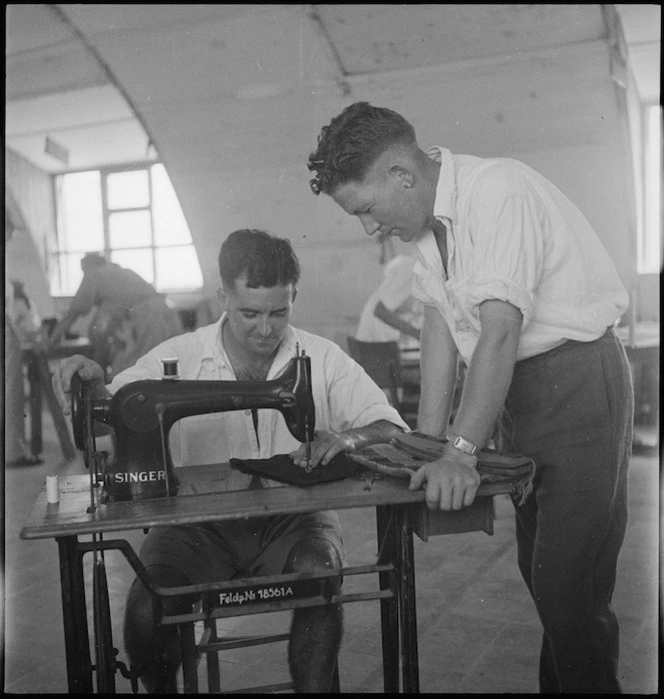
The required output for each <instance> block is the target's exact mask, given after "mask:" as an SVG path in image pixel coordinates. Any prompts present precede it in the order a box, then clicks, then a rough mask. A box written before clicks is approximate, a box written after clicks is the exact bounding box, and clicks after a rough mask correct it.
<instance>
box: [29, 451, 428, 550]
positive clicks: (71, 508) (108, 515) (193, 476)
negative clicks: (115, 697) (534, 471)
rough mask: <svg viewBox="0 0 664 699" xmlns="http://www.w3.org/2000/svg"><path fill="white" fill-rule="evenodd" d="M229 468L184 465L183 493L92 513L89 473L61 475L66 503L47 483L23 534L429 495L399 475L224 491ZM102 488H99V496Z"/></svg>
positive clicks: (115, 527) (57, 533) (47, 535)
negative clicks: (51, 497) (54, 499)
mask: <svg viewBox="0 0 664 699" xmlns="http://www.w3.org/2000/svg"><path fill="white" fill-rule="evenodd" d="M228 468H230V466H229V465H228V464H213V465H207V466H185V467H180V468H178V469H177V475H178V478H179V479H180V482H181V487H180V491H179V493H178V495H177V496H175V497H170V498H154V499H150V500H140V501H128V502H115V503H107V504H98V503H97V507H96V511H95V512H93V513H89V512H87V509H88V508H89V506H90V504H91V499H90V479H89V476H88V475H87V474H82V475H75V476H64V477H61V478H60V502H59V503H56V504H52V503H48V502H47V500H46V486H45V485H44V487H43V488H42V490H41V492H40V493H39V496H38V497H37V500H36V502H35V504H34V506H33V507H32V510H31V511H30V513H29V514H28V517H27V519H26V522H25V525H24V527H23V529H22V530H21V538H22V539H46V538H54V537H62V536H77V535H79V534H91V533H100V532H110V531H127V530H132V529H144V528H147V527H153V526H160V525H161V526H163V525H171V524H194V523H200V522H209V521H220V520H231V519H242V518H245V517H259V516H265V515H277V514H292V513H296V512H313V511H317V510H328V509H330V510H340V509H349V508H354V507H367V506H377V505H387V504H405V503H413V502H423V501H424V499H425V492H424V490H409V489H408V481H407V480H401V479H396V478H382V479H380V480H375V481H373V483H372V484H371V488H370V489H366V487H367V481H366V480H364V479H361V478H348V479H345V480H343V481H336V482H333V483H321V484H317V485H312V486H307V487H295V486H283V487H277V488H262V489H255V490H234V491H222V490H221V486H220V484H221V483H222V482H223V480H224V479H223V478H221V476H222V475H223V474H222V469H228ZM99 490H100V489H99V488H97V489H95V492H96V500H97V501H98V499H99Z"/></svg>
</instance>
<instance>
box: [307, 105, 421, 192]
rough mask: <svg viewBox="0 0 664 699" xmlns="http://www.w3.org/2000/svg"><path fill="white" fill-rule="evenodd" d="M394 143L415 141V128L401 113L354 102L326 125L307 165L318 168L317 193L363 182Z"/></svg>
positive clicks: (313, 187)
mask: <svg viewBox="0 0 664 699" xmlns="http://www.w3.org/2000/svg"><path fill="white" fill-rule="evenodd" d="M395 143H407V144H409V145H410V144H414V143H415V129H414V128H413V127H412V125H411V124H410V123H409V122H408V121H406V119H404V118H403V117H402V116H401V115H400V114H397V113H396V112H393V111H392V110H391V109H385V108H384V107H372V106H371V105H370V104H369V103H368V102H355V103H354V104H351V105H350V106H349V107H346V109H344V110H343V111H342V112H341V114H339V115H338V116H336V117H334V119H332V121H331V122H330V123H329V125H328V126H323V128H322V129H321V131H320V134H319V135H318V147H317V148H316V151H315V152H314V153H312V154H311V155H310V156H309V162H308V163H307V167H308V168H309V170H311V171H312V172H314V171H316V176H315V177H314V179H312V180H310V182H309V185H310V187H311V191H312V192H313V193H314V194H320V192H323V193H324V194H331V193H332V192H333V191H334V190H335V189H336V188H337V187H338V186H339V185H341V184H346V183H347V182H361V181H362V180H363V179H364V176H365V175H366V174H367V171H368V170H369V168H371V166H372V165H373V164H374V163H375V162H376V160H377V159H378V157H379V156H380V155H381V154H382V153H383V152H384V151H385V150H386V149H387V148H389V147H390V146H392V145H394V144H395Z"/></svg>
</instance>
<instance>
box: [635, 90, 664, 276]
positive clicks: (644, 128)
mask: <svg viewBox="0 0 664 699" xmlns="http://www.w3.org/2000/svg"><path fill="white" fill-rule="evenodd" d="M651 109H657V110H658V111H659V131H660V134H659V139H660V141H659V145H660V147H659V166H658V170H659V173H660V178H659V202H660V206H659V220H658V223H657V224H655V227H654V229H653V228H652V227H651V225H650V218H651V217H650V216H649V215H648V206H649V203H650V199H649V197H650V187H649V176H648V170H649V167H648V166H649V160H650V157H652V154H650V153H649V146H650V127H649V121H650V119H649V112H650V110H651ZM639 116H640V122H641V123H640V132H641V138H640V149H641V158H640V161H641V163H640V169H641V173H640V174H641V182H642V186H641V192H640V197H639V201H638V206H639V209H640V215H639V219H640V226H639V227H638V228H639V230H638V238H637V243H636V265H637V272H638V274H639V275H646V274H659V273H660V272H661V268H662V248H663V245H662V242H663V241H662V182H663V179H662V105H661V104H659V103H658V102H656V101H655V100H644V101H642V102H641V104H640V109H639ZM649 156H650V157H649ZM654 237H657V238H658V243H659V244H658V246H657V248H658V252H659V254H658V258H659V259H658V260H657V261H654V260H652V259H648V257H647V252H648V251H649V250H650V249H651V248H652V247H653V244H652V239H653V238H654Z"/></svg>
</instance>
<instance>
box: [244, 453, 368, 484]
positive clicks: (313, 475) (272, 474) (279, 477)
mask: <svg viewBox="0 0 664 699" xmlns="http://www.w3.org/2000/svg"><path fill="white" fill-rule="evenodd" d="M230 464H231V467H232V468H236V469H238V471H242V473H248V474H251V475H256V476H261V477H262V478H270V479H271V480H273V481H278V482H279V483H287V484H288V485H300V486H302V485H314V484H315V483H331V482H332V481H341V480H343V479H344V478H349V477H350V476H354V475H355V473H356V472H357V471H359V470H361V467H360V466H359V465H358V464H357V463H355V462H354V461H351V460H350V459H349V458H348V456H347V455H346V454H344V453H341V454H337V455H336V456H335V457H334V458H333V459H332V460H331V461H330V462H329V463H328V464H326V465H325V466H321V465H319V466H317V467H316V468H314V469H313V470H312V471H310V472H309V473H307V472H306V471H305V470H304V469H303V468H300V467H299V466H298V465H297V464H295V463H293V460H292V459H291V458H290V456H288V454H277V455H275V456H273V457H272V458H271V459H231V460H230Z"/></svg>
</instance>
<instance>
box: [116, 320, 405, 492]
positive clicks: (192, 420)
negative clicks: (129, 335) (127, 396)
mask: <svg viewBox="0 0 664 699" xmlns="http://www.w3.org/2000/svg"><path fill="white" fill-rule="evenodd" d="M225 318H226V316H225V314H224V315H223V316H222V317H221V318H220V320H219V321H217V322H216V323H213V324H212V325H207V326H205V327H202V328H199V329H198V330H196V331H194V332H191V333H186V334H184V335H179V336H178V337H173V338H171V339H170V340H166V341H165V342H162V343H161V344H160V345H158V346H157V347H155V348H154V349H153V350H151V351H150V352H148V353H147V354H146V355H144V356H143V357H141V359H139V360H138V362H136V364H135V365H134V366H133V367H131V368H129V369H126V370H125V371H123V372H121V373H120V374H118V375H117V376H116V377H115V378H114V379H113V381H112V383H111V384H109V385H108V386H107V388H108V390H109V391H110V393H112V394H113V393H115V391H117V390H118V389H119V388H120V387H121V386H124V385H125V384H127V383H130V382H132V381H138V380H140V379H148V378H150V379H159V378H161V376H162V372H163V365H162V363H161V360H162V359H171V358H177V359H178V373H179V375H180V378H181V379H193V380H201V381H235V380H236V377H235V373H234V372H233V368H232V366H231V363H230V360H229V359H228V356H227V355H226V352H225V351H224V348H223V345H222V343H221V326H222V323H223V322H224V321H225ZM296 344H299V347H300V349H301V350H304V351H305V352H306V354H307V355H308V356H309V357H310V358H311V381H312V392H313V396H314V405H315V409H316V429H318V430H326V431H339V432H340V431H344V430H349V429H352V428H356V427H364V426H366V425H369V424H371V423H372V422H375V421H376V420H388V421H390V422H393V423H395V424H396V425H398V426H399V427H402V428H403V429H404V430H406V431H407V430H408V426H407V425H406V423H405V422H404V421H403V420H402V419H401V417H400V416H399V413H398V412H397V411H396V410H395V409H394V408H392V407H391V406H390V405H389V403H388V401H387V398H386V397H385V394H384V393H383V391H382V390H381V389H380V388H378V386H377V385H376V384H375V383H374V382H373V381H372V380H371V379H370V378H369V376H368V375H367V374H366V373H365V371H364V369H362V367H360V365H359V364H357V363H356V362H355V361H354V360H352V359H351V358H350V357H349V356H348V355H347V354H346V353H345V352H344V351H343V350H342V349H341V348H340V347H339V346H338V345H336V344H335V343H334V342H331V341H330V340H326V339H325V338H322V337H319V336H317V335H312V334H311V333H308V332H305V331H303V330H299V329H296V328H293V327H292V326H289V328H288V330H287V332H286V335H285V336H284V339H283V341H282V343H281V345H280V347H279V351H278V352H277V356H276V357H275V359H274V362H273V363H272V367H271V368H270V372H269V374H268V376H267V380H271V379H274V378H277V376H278V375H279V374H280V373H281V372H282V371H283V370H284V368H285V367H286V364H287V363H288V362H289V360H290V359H292V358H293V357H294V356H295V347H296ZM257 412H258V432H256V429H254V422H253V418H252V415H251V410H233V411H227V412H221V413H210V414H206V415H196V416H191V417H186V418H183V419H182V420H179V421H178V422H177V423H175V425H174V426H173V427H172V429H171V433H170V437H169V445H170V449H171V456H172V457H173V461H174V463H175V464H176V466H180V465H194V464H210V463H225V462H228V461H229V460H230V459H231V458H238V459H268V458H270V457H272V456H274V455H276V454H288V453H290V452H293V451H295V450H296V449H297V448H298V446H299V445H300V443H299V442H298V441H297V440H296V439H295V437H293V435H292V434H291V433H290V432H289V430H288V427H287V426H286V422H285V420H284V418H283V415H282V414H281V412H279V411H278V410H272V409H261V410H258V411H257ZM250 481H251V476H248V475H246V474H243V473H240V472H239V471H235V470H232V471H231V472H230V475H229V476H228V479H227V482H226V484H225V488H224V489H225V490H240V489H244V488H247V487H248V486H249V483H250ZM261 483H262V484H263V485H264V486H267V487H273V486H278V485H281V484H280V483H277V482H275V481H271V480H267V479H261Z"/></svg>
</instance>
